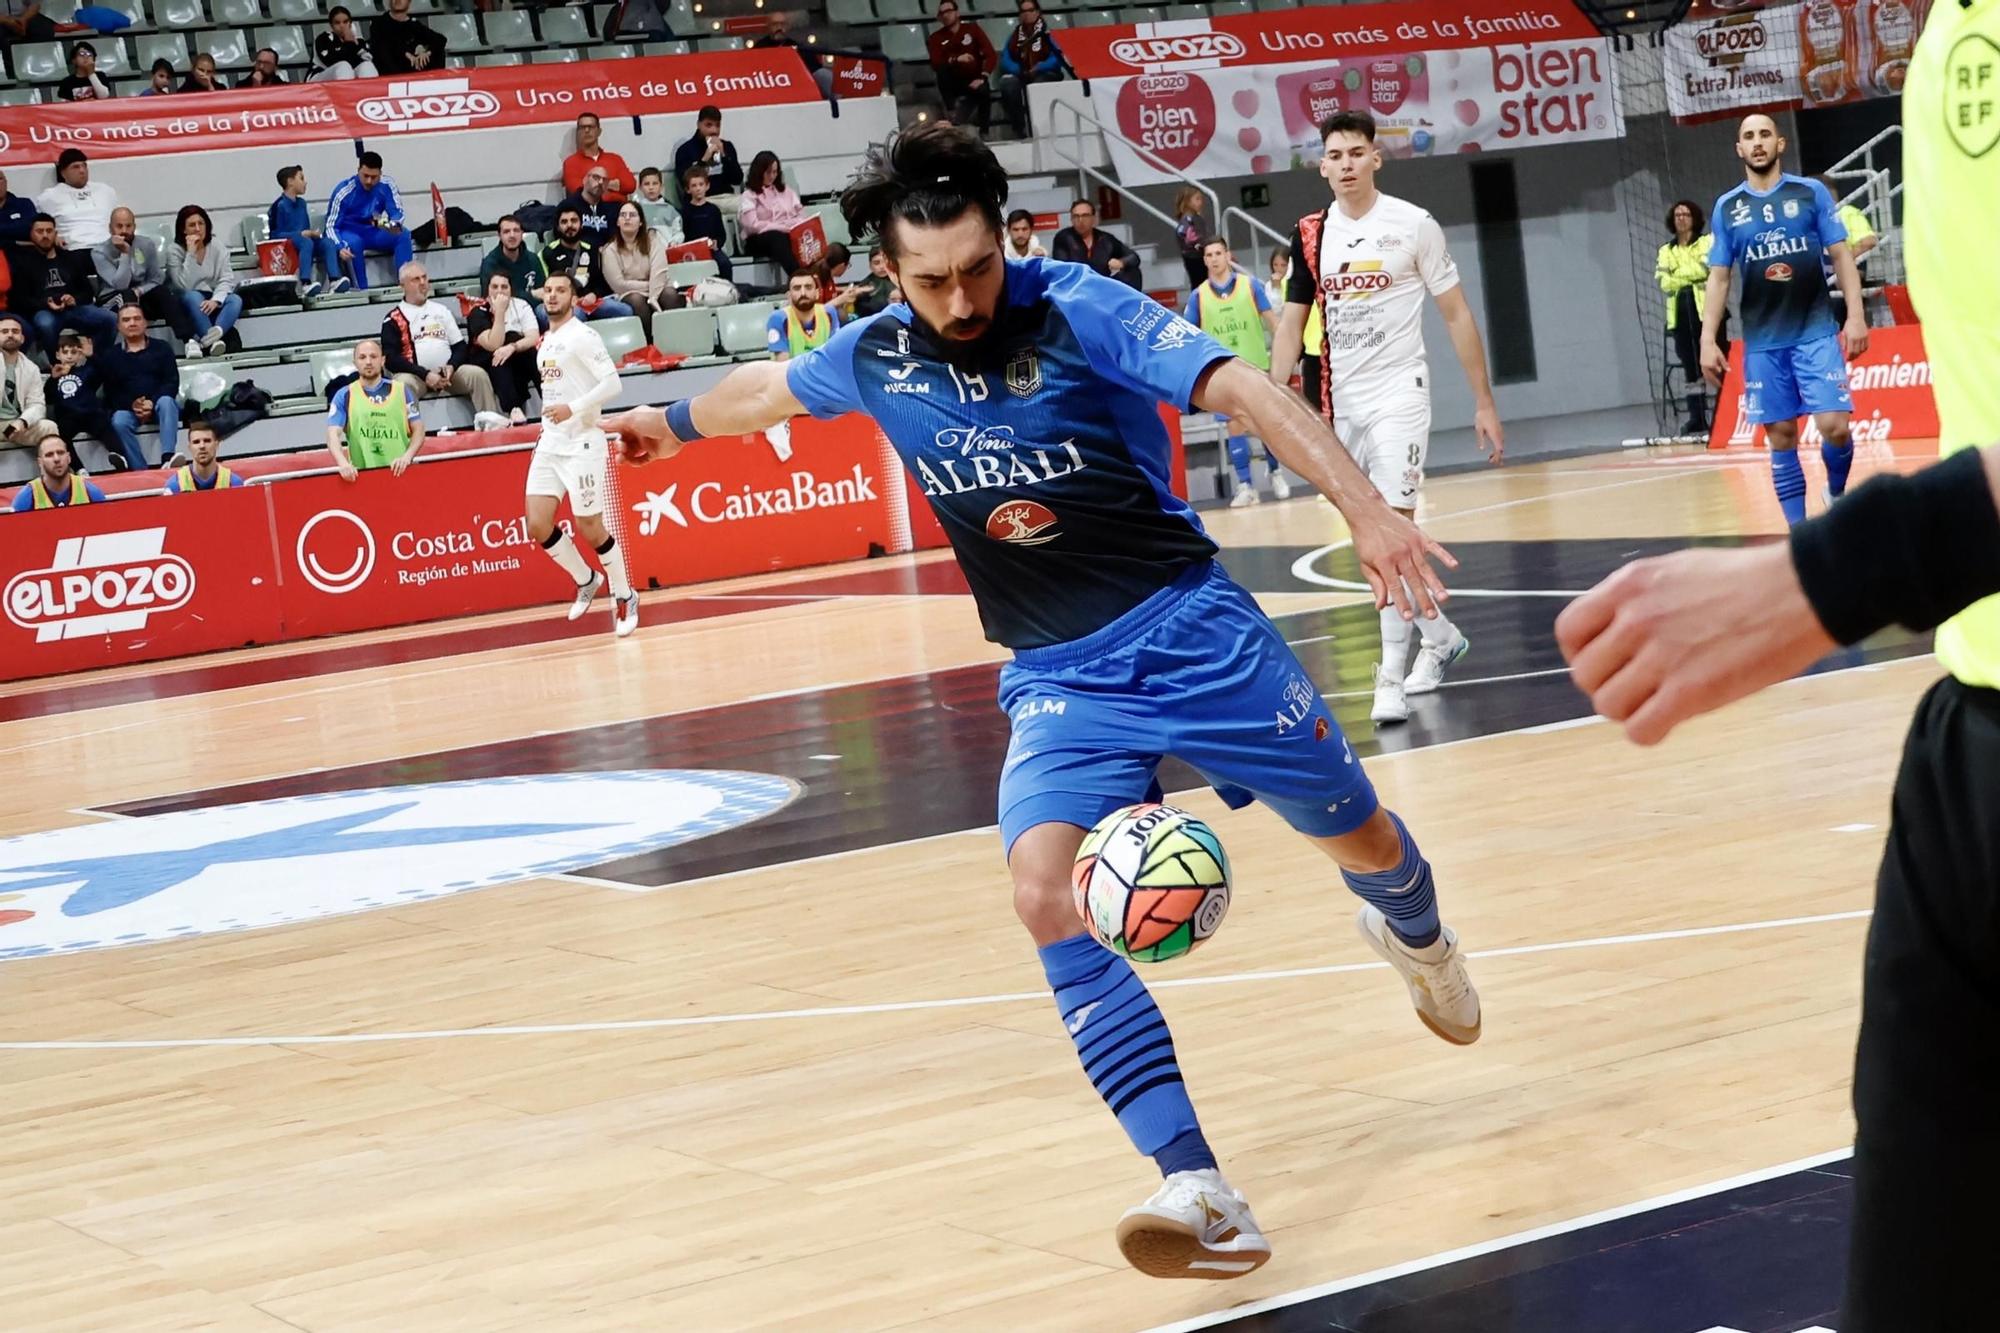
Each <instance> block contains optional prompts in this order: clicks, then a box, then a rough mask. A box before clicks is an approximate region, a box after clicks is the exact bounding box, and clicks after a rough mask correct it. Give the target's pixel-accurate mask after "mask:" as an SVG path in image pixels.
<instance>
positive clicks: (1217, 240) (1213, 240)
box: [1201, 236, 1229, 254]
mask: <svg viewBox="0 0 2000 1333" xmlns="http://www.w3.org/2000/svg"><path fill="white" fill-rule="evenodd" d="M1211 245H1219V246H1221V247H1222V248H1223V249H1224V250H1227V249H1228V248H1229V242H1228V241H1225V240H1224V239H1222V237H1220V236H1211V237H1209V238H1208V239H1207V240H1205V241H1203V242H1202V243H1201V252H1202V253H1203V254H1207V253H1208V247H1209V246H1211Z"/></svg>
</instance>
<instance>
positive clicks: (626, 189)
mask: <svg viewBox="0 0 2000 1333" xmlns="http://www.w3.org/2000/svg"><path fill="white" fill-rule="evenodd" d="M603 134H604V126H603V123H602V122H600V121H599V120H598V119H597V115H596V113H595V112H591V111H586V112H584V113H583V114H582V115H580V116H578V117H577V118H576V151H575V152H574V153H571V154H570V155H569V156H568V157H566V158H564V159H563V165H562V182H563V193H564V194H578V193H581V192H582V190H583V178H584V177H585V176H587V175H589V174H590V169H591V168H592V167H603V168H604V197H605V198H606V199H608V200H610V201H611V202H612V203H614V204H622V203H624V202H625V200H626V198H627V196H629V195H631V194H633V193H635V192H636V191H637V190H638V188H639V182H638V181H637V180H635V179H634V178H633V176H632V168H630V167H628V166H626V165H625V159H624V158H622V157H620V156H619V155H618V154H616V153H614V152H612V151H611V150H610V149H608V148H605V147H603V146H602V144H601V143H600V142H599V140H600V139H601V138H602V136H603Z"/></svg>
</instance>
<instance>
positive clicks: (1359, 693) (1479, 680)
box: [1320, 667, 1569, 735]
mask: <svg viewBox="0 0 2000 1333" xmlns="http://www.w3.org/2000/svg"><path fill="white" fill-rule="evenodd" d="M1568 674H1569V668H1568V667H1544V668H1542V669H1541V670H1540V671H1516V672H1513V673H1512V674H1510V675H1505V676H1472V677H1469V678H1467V679H1465V680H1446V681H1440V682H1438V688H1439V689H1441V690H1454V689H1456V690H1462V689H1464V688H1465V687H1466V686H1468V685H1498V684H1500V683H1501V682H1502V681H1508V680H1539V679H1541V678H1542V677H1543V676H1567V675H1568ZM1373 693H1375V691H1374V689H1373V688H1372V687H1371V688H1369V689H1365V690H1335V691H1333V692H1332V693H1331V694H1322V695H1321V696H1320V698H1322V699H1365V698H1367V697H1368V696H1369V695H1371V694H1373ZM1499 734H1501V735H1505V734H1506V733H1504V732H1502V733H1499Z"/></svg>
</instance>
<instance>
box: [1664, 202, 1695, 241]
mask: <svg viewBox="0 0 2000 1333" xmlns="http://www.w3.org/2000/svg"><path fill="white" fill-rule="evenodd" d="M1683 208H1685V209H1686V210H1687V211H1688V212H1689V213H1691V214H1693V215H1694V234H1695V235H1697V236H1699V235H1701V205H1700V204H1697V203H1696V202H1695V201H1694V200H1692V199H1677V200H1675V201H1674V206H1673V207H1672V208H1670V209H1668V210H1667V235H1669V236H1671V237H1673V238H1674V239H1675V240H1679V239H1680V230H1679V229H1678V228H1677V227H1675V226H1674V214H1676V213H1678V212H1680V211H1681V210H1682V209H1683Z"/></svg>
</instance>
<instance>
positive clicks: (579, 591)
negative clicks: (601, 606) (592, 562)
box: [569, 574, 604, 620]
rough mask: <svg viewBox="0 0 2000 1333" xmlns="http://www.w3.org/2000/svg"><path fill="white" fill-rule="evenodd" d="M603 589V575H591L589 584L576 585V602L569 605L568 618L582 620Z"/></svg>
mask: <svg viewBox="0 0 2000 1333" xmlns="http://www.w3.org/2000/svg"><path fill="white" fill-rule="evenodd" d="M603 588H604V575H602V574H592V575H591V576H590V582H588V583H580V584H578V585H577V588H576V600H575V601H574V602H571V603H570V605H569V618H570V619H571V620H581V619H583V613H584V612H585V611H588V610H589V609H590V604H591V602H592V601H594V600H595V599H596V597H597V594H598V593H599V592H601V591H602V590H603Z"/></svg>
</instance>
